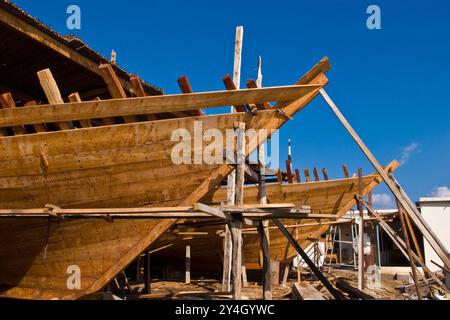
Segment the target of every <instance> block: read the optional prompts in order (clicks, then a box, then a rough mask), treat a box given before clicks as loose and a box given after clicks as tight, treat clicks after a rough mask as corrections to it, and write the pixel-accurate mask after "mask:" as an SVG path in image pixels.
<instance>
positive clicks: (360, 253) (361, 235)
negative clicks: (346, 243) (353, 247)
mask: <svg viewBox="0 0 450 320" xmlns="http://www.w3.org/2000/svg"><path fill="white" fill-rule="evenodd" d="M362 194H363V193H362V169H361V168H360V169H359V170H358V195H359V196H360V197H362ZM358 211H359V223H358V289H359V290H361V291H362V290H364V211H363V205H362V203H361V202H359V201H358Z"/></svg>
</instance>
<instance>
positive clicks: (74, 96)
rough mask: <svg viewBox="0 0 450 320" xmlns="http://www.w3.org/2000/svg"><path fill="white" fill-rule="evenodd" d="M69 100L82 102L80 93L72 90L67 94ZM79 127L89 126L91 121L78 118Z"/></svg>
mask: <svg viewBox="0 0 450 320" xmlns="http://www.w3.org/2000/svg"><path fill="white" fill-rule="evenodd" d="M69 101H70V102H82V100H81V97H80V95H79V94H78V92H74V93H72V94H71V95H70V96H69ZM80 125H81V128H91V127H92V123H91V120H80Z"/></svg>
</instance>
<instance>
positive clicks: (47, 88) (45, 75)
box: [22, 69, 73, 130]
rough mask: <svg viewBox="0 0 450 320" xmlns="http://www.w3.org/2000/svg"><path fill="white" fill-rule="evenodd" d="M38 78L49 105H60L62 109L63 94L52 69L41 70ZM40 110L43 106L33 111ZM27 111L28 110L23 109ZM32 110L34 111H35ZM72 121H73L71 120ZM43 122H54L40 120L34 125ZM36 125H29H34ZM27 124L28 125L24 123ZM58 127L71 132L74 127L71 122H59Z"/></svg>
mask: <svg viewBox="0 0 450 320" xmlns="http://www.w3.org/2000/svg"><path fill="white" fill-rule="evenodd" d="M37 75H38V78H39V82H40V84H41V87H42V89H43V90H44V93H45V96H46V97H47V100H48V103H49V104H50V105H60V106H61V107H64V106H62V105H63V104H64V100H63V98H62V96H61V92H60V91H59V88H58V84H57V83H56V81H55V78H53V74H52V72H51V71H50V69H44V70H41V71H39V72H38V73H37ZM38 108H41V106H36V107H34V108H33V109H35V110H36V111H37V109H38ZM23 109H26V108H22V110H23ZM33 109H32V110H33ZM70 120H72V119H70ZM43 122H53V121H52V120H50V121H45V120H40V121H37V122H34V123H43ZM34 123H29V124H34ZM24 124H26V123H24ZM55 125H56V127H57V128H58V129H59V130H69V129H73V125H72V123H71V122H67V123H66V122H57V123H55Z"/></svg>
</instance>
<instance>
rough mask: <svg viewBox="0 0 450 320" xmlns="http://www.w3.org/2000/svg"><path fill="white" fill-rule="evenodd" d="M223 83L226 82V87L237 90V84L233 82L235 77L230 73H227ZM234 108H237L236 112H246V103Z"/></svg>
mask: <svg viewBox="0 0 450 320" xmlns="http://www.w3.org/2000/svg"><path fill="white" fill-rule="evenodd" d="M222 80H223V83H224V84H225V88H226V89H227V90H230V91H233V90H237V88H236V85H235V84H234V82H233V79H231V76H230V75H229V74H227V75H225V76H224V77H223V78H222ZM234 109H236V112H245V111H246V110H245V105H235V106H234Z"/></svg>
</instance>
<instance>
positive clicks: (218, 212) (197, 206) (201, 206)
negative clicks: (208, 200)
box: [194, 203, 232, 221]
mask: <svg viewBox="0 0 450 320" xmlns="http://www.w3.org/2000/svg"><path fill="white" fill-rule="evenodd" d="M194 209H195V210H200V211H203V212H205V213H207V214H210V215H211V216H213V217H216V218H219V219H223V220H228V221H231V219H232V217H231V216H230V215H228V214H225V213H224V212H223V211H222V210H220V209H219V208H214V207H210V206H207V205H205V204H202V203H196V204H195V206H194Z"/></svg>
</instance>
